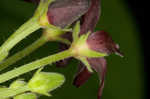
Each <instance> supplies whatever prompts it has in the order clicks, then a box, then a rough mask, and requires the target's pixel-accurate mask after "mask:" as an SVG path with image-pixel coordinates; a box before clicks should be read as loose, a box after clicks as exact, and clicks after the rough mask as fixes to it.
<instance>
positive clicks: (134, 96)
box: [0, 0, 145, 99]
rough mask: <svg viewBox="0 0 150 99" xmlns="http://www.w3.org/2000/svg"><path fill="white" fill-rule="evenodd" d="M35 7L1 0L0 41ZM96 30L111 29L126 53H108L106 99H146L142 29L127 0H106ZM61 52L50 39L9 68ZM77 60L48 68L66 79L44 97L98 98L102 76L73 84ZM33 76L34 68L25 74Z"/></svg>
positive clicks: (34, 36)
mask: <svg viewBox="0 0 150 99" xmlns="http://www.w3.org/2000/svg"><path fill="white" fill-rule="evenodd" d="M35 8H36V6H35V5H33V4H30V3H26V2H22V1H21V0H0V45H1V44H2V43H3V42H4V41H5V40H6V39H7V38H8V37H9V36H10V35H11V34H12V33H13V32H14V31H15V30H16V29H17V28H18V27H19V26H20V25H21V24H23V23H24V22H25V21H27V20H28V19H29V18H30V17H31V16H32V15H33V12H34V10H35ZM96 30H105V31H107V32H109V33H110V35H111V36H112V38H113V39H114V40H115V42H117V43H118V44H119V45H120V48H121V51H122V52H124V54H125V57H124V58H120V57H119V56H116V55H111V56H109V57H107V60H108V70H107V77H106V81H105V88H104V92H103V96H102V99H144V97H145V94H144V84H145V83H144V72H143V70H144V62H143V60H144V59H143V53H142V49H141V42H140V38H139V31H138V28H137V27H136V20H135V17H134V16H132V13H131V11H130V9H129V7H128V5H127V3H125V0H102V15H101V18H100V21H99V24H98V25H97V28H96ZM40 35H41V31H37V32H35V33H33V34H32V35H31V36H29V37H27V38H26V39H24V40H23V41H22V42H21V43H20V44H18V45H17V46H16V47H15V48H13V50H12V51H11V54H10V55H12V54H13V53H15V52H17V51H19V50H21V49H23V48H24V47H25V46H27V45H29V44H31V42H33V41H35V40H36V39H37V38H39V36H40ZM57 52H58V43H56V42H50V43H47V44H45V45H44V46H42V47H41V48H39V49H38V50H36V51H35V52H34V53H32V54H31V55H29V56H27V57H26V58H24V59H23V60H21V61H19V62H17V63H16V64H14V65H12V66H11V68H9V69H6V70H5V71H7V70H10V69H13V68H14V67H17V66H19V65H22V64H25V63H28V62H30V61H33V60H36V59H39V58H41V57H44V56H48V55H50V54H54V53H57ZM77 64H78V61H77V60H72V61H70V63H69V64H68V66H67V67H66V68H55V64H53V66H47V67H46V68H45V71H55V72H60V73H63V74H64V75H65V77H66V82H65V84H64V85H63V86H62V87H61V88H58V89H57V90H55V91H53V92H52V94H53V97H45V96H42V97H40V99H97V90H98V85H99V80H98V76H97V74H96V73H95V74H94V75H93V76H92V77H91V78H90V79H89V80H88V81H87V82H86V84H84V85H83V86H82V87H80V88H76V87H74V86H73V85H72V80H73V78H74V75H75V73H76V71H77ZM31 76H32V73H31V72H30V73H28V74H26V75H24V76H23V77H26V79H27V80H28V79H29V78H30V77H31ZM9 83H10V82H7V83H5V84H9Z"/></svg>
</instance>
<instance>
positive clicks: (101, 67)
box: [73, 31, 122, 99]
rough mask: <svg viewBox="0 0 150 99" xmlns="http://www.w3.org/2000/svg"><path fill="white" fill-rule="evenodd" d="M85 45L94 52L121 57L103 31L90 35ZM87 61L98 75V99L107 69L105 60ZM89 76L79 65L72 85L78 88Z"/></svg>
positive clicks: (90, 59) (84, 68)
mask: <svg viewBox="0 0 150 99" xmlns="http://www.w3.org/2000/svg"><path fill="white" fill-rule="evenodd" d="M87 44H88V47H89V48H90V49H92V50H94V51H97V52H101V53H107V54H112V53H116V54H118V55H120V56H122V53H121V52H120V51H119V46H118V45H117V44H115V43H114V42H113V40H112V39H111V37H110V36H109V35H108V33H106V32H104V31H98V32H94V33H92V34H90V35H89V37H88V39H87ZM87 60H88V62H89V64H90V65H91V67H92V69H94V70H95V71H96V72H97V73H98V76H99V79H100V82H101V83H100V85H99V91H98V99H100V97H101V95H102V91H103V88H104V79H105V74H106V69H107V64H106V60H105V58H88V59H87ZM91 74H92V73H91V72H89V71H88V70H87V68H86V66H84V65H83V64H82V63H80V66H79V71H78V73H77V75H76V77H75V79H74V82H73V84H74V85H75V86H76V87H80V86H81V85H82V84H84V83H85V82H86V81H87V80H88V79H89V77H90V76H91Z"/></svg>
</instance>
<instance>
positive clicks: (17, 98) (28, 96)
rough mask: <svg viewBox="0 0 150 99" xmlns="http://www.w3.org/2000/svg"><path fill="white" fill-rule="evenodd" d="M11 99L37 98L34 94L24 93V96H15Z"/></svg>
mask: <svg viewBox="0 0 150 99" xmlns="http://www.w3.org/2000/svg"><path fill="white" fill-rule="evenodd" d="M13 99H37V96H36V94H34V93H24V94H21V95H17V96H15V97H14V98H13Z"/></svg>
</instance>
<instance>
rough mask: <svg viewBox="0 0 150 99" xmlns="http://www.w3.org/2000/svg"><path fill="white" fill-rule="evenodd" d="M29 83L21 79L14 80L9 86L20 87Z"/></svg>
mask: <svg viewBox="0 0 150 99" xmlns="http://www.w3.org/2000/svg"><path fill="white" fill-rule="evenodd" d="M26 84H27V83H26V82H25V81H23V80H21V79H19V80H16V81H14V82H13V83H12V84H11V85H10V87H9V88H20V87H23V86H25V85H26Z"/></svg>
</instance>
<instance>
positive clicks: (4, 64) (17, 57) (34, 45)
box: [0, 36, 47, 71]
mask: <svg viewBox="0 0 150 99" xmlns="http://www.w3.org/2000/svg"><path fill="white" fill-rule="evenodd" d="M46 42H47V39H46V38H45V36H41V37H40V38H39V39H38V40H37V41H35V42H34V43H32V44H31V45H30V46H28V47H27V48H25V49H23V50H22V51H20V52H18V53H16V54H15V55H13V56H11V57H9V58H8V59H6V60H5V61H4V62H2V63H1V64H0V71H1V70H3V69H5V68H7V67H8V66H10V65H12V64H14V63H16V62H17V61H19V60H20V59H22V58H24V57H25V56H27V55H29V54H30V53H32V52H33V51H35V50H36V49H38V48H39V47H40V46H42V45H44V44H45V43H46Z"/></svg>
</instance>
